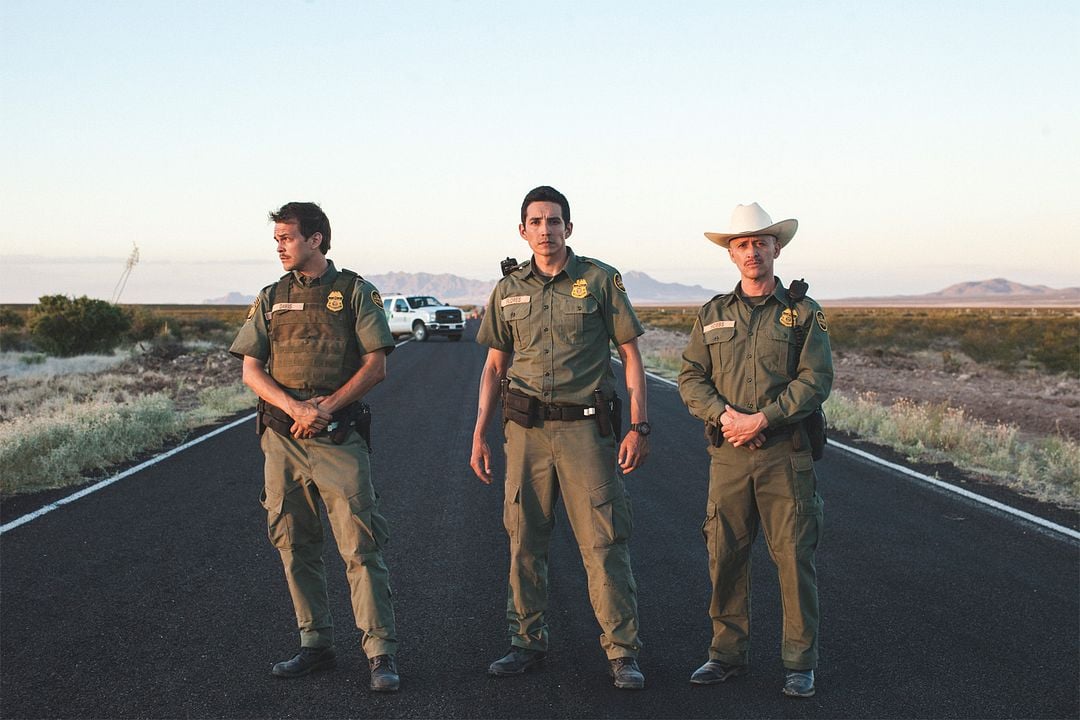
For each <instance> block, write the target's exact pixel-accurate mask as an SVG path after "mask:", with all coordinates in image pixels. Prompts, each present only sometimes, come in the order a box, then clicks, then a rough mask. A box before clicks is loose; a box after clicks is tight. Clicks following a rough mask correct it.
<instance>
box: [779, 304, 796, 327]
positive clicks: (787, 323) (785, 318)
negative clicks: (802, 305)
mask: <svg viewBox="0 0 1080 720" xmlns="http://www.w3.org/2000/svg"><path fill="white" fill-rule="evenodd" d="M797 322H799V311H798V310H794V309H791V308H789V309H787V310H785V311H784V312H782V313H780V324H781V325H783V326H784V327H795V324H796V323H797Z"/></svg>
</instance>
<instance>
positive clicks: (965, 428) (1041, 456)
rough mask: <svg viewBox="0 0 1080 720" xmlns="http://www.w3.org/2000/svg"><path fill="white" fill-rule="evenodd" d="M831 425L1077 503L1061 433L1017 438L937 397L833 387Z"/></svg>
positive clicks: (1069, 450) (1076, 459)
mask: <svg viewBox="0 0 1080 720" xmlns="http://www.w3.org/2000/svg"><path fill="white" fill-rule="evenodd" d="M825 412H826V414H827V415H828V418H829V425H830V426H831V427H834V428H837V429H839V430H843V431H845V432H850V433H852V434H854V435H858V436H859V437H861V438H864V439H866V440H869V441H871V442H875V443H879V444H882V445H886V446H888V447H891V448H893V449H894V450H897V451H899V452H902V453H904V454H905V455H906V456H907V457H908V459H910V460H913V461H922V462H943V461H945V462H951V463H953V464H954V465H956V466H957V467H959V468H961V469H964V470H967V471H969V472H973V473H976V474H978V475H985V476H988V477H990V478H992V479H994V480H995V481H997V482H998V483H999V484H1002V485H1005V486H1007V487H1011V488H1013V489H1014V490H1017V491H1018V492H1021V493H1024V494H1025V495H1030V496H1032V497H1035V498H1037V499H1039V500H1042V501H1044V502H1050V503H1054V504H1056V505H1061V506H1063V507H1069V508H1080V444H1078V443H1076V442H1073V441H1071V440H1067V439H1065V438H1061V437H1054V436H1050V437H1044V438H1039V439H1037V440H1023V439H1021V438H1020V437H1019V432H1018V430H1017V428H1015V427H1013V426H1011V425H1004V424H990V423H985V422H983V421H981V420H977V419H974V418H970V417H967V416H966V415H965V413H964V411H963V410H961V409H958V408H952V407H948V406H946V405H945V404H943V403H913V402H911V401H906V400H901V401H899V402H896V403H894V404H893V405H891V406H885V405H882V404H880V403H879V402H878V401H877V399H876V397H874V395H873V394H872V393H865V394H862V395H857V396H854V397H851V396H848V395H846V394H845V393H842V392H835V391H834V392H833V393H832V395H831V396H830V397H829V399H828V400H827V401H826V403H825Z"/></svg>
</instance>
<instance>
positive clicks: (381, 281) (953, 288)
mask: <svg viewBox="0 0 1080 720" xmlns="http://www.w3.org/2000/svg"><path fill="white" fill-rule="evenodd" d="M365 277H366V278H367V279H368V280H369V281H371V282H372V283H374V285H375V287H377V288H379V291H380V292H382V293H383V294H384V295H386V294H389V293H392V292H394V293H407V294H410V295H434V296H435V297H437V298H439V299H440V300H442V301H443V302H445V303H449V304H451V305H483V304H484V303H486V302H487V299H488V296H489V295H491V290H492V288H493V287H495V283H496V281H495V280H470V279H469V278H463V277H461V276H459V275H450V274H448V273H441V274H438V275H434V274H431V273H407V272H392V273H385V274H382V275H367V276H365ZM623 282H625V283H626V290H627V292H628V293H629V294H630V297H631V298H632V299H633V301H634V302H635V303H637V304H642V305H696V304H699V303H703V302H705V301H706V300H708V299H709V298H711V297H712V296H713V295H716V294H717V293H718V292H720V291H719V290H710V289H708V288H704V287H702V286H700V285H683V284H681V283H666V282H660V281H659V280H656V279H654V278H652V277H650V276H649V275H646V274H645V273H643V272H639V271H636V270H631V271H629V272H626V273H624V274H623ZM254 299H255V296H253V295H244V294H242V293H238V292H231V293H229V294H228V295H226V296H224V297H220V298H214V299H211V300H206V301H204V302H205V303H206V304H209V305H246V304H248V303H250V302H251V301H252V300H254ZM823 302H825V303H828V304H830V305H1010V304H1015V305H1024V304H1027V305H1064V306H1072V305H1080V287H1068V288H1051V287H1047V286H1045V285H1023V284H1021V283H1016V282H1012V281H1010V280H1006V279H1004V278H993V279H991V280H981V281H977V282H963V283H957V284H955V285H950V286H949V287H947V288H945V289H944V290H938V291H937V292H932V293H926V294H923V295H891V296H879V297H854V298H838V299H834V300H825V301H823Z"/></svg>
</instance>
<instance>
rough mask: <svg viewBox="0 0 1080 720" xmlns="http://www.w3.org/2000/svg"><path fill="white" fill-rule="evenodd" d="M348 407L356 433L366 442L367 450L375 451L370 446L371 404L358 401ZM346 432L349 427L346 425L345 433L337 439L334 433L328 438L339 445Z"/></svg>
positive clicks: (343, 439)
mask: <svg viewBox="0 0 1080 720" xmlns="http://www.w3.org/2000/svg"><path fill="white" fill-rule="evenodd" d="M349 407H350V408H351V410H350V411H349V413H350V419H351V424H352V426H353V427H354V428H356V432H357V434H358V435H360V437H362V438H364V442H365V443H367V446H368V452H375V450H374V449H372V447H371V406H369V405H368V404H367V403H362V402H358V403H353V404H352V405H350V406H349ZM348 434H349V427H348V425H346V426H345V433H344V434H343V435H342V436H341V439H340V440H338V439H337V437H336V436H335V435H334V434H331V435H330V439H331V440H332V441H333V442H334V444H335V445H340V444H341V443H343V442H345V437H346V436H347V435H348Z"/></svg>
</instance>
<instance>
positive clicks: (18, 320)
mask: <svg viewBox="0 0 1080 720" xmlns="http://www.w3.org/2000/svg"><path fill="white" fill-rule="evenodd" d="M24 325H26V317H25V316H24V315H23V314H22V313H21V312H19V311H18V310H14V309H13V308H9V307H5V308H0V328H6V329H11V330H17V329H19V328H21V327H23V326H24Z"/></svg>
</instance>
